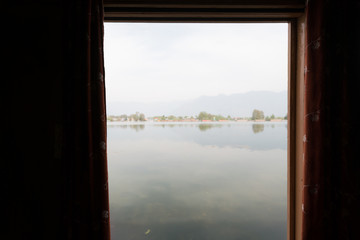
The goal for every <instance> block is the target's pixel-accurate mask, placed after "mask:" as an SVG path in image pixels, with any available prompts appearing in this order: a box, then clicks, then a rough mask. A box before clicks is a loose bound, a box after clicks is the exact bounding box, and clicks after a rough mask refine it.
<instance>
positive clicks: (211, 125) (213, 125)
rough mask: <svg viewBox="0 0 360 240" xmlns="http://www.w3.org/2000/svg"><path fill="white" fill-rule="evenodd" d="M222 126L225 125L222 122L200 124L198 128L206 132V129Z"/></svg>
mask: <svg viewBox="0 0 360 240" xmlns="http://www.w3.org/2000/svg"><path fill="white" fill-rule="evenodd" d="M222 126H223V125H221V124H199V125H198V128H199V129H200V131H202V132H204V131H206V130H209V129H211V128H214V127H217V128H220V127H222Z"/></svg>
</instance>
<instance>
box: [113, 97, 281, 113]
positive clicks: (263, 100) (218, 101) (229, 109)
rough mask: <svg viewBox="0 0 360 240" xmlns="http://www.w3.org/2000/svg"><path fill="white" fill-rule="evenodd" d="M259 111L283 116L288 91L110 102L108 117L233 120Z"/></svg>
mask: <svg viewBox="0 0 360 240" xmlns="http://www.w3.org/2000/svg"><path fill="white" fill-rule="evenodd" d="M254 109H258V110H261V111H263V112H264V114H265V116H271V115H272V114H274V115H275V116H280V117H284V116H285V115H286V113H287V92H286V91H282V92H270V91H253V92H248V93H238V94H232V95H218V96H201V97H199V98H196V99H193V100H188V101H176V102H158V103H136V102H108V103H107V114H108V115H120V114H128V115H129V114H132V113H135V112H141V113H144V114H145V116H159V115H176V116H195V115H198V114H199V112H201V111H206V112H208V113H212V114H221V115H223V116H228V115H230V116H232V117H251V115H252V111H253V110H254Z"/></svg>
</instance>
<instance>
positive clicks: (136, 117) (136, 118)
mask: <svg viewBox="0 0 360 240" xmlns="http://www.w3.org/2000/svg"><path fill="white" fill-rule="evenodd" d="M286 119H287V114H286V115H285V117H284V118H282V117H275V115H274V114H272V115H271V116H266V117H265V115H264V112H263V111H261V110H258V109H254V110H253V112H252V117H251V118H248V117H231V116H230V115H228V116H227V117H224V116H222V115H220V114H211V113H207V112H205V111H202V112H200V113H199V115H197V116H195V117H194V116H174V115H169V116H165V115H162V116H154V117H149V118H146V117H145V114H143V113H140V112H136V113H134V114H130V115H126V114H122V115H119V116H112V115H110V116H108V117H107V120H108V121H118V122H144V121H155V122H221V121H250V120H253V121H257V120H260V121H262V120H265V121H277V120H286Z"/></svg>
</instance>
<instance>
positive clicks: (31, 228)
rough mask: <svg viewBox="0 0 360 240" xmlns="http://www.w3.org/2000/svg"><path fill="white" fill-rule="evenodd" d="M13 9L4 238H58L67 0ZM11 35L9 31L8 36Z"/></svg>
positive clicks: (9, 29) (3, 171)
mask: <svg viewBox="0 0 360 240" xmlns="http://www.w3.org/2000/svg"><path fill="white" fill-rule="evenodd" d="M13 2H14V3H11V4H10V6H8V7H9V8H8V9H7V13H10V18H9V19H8V21H7V26H6V28H5V29H6V30H7V31H6V43H7V44H6V45H5V48H6V49H5V51H6V52H7V53H9V54H8V56H7V57H8V59H6V65H5V66H6V70H5V71H6V72H7V73H8V75H7V77H6V81H5V82H6V84H5V86H6V87H5V88H3V89H2V91H3V92H4V94H5V95H6V101H5V103H6V107H5V111H4V112H3V114H2V117H3V118H4V119H5V122H6V123H5V124H4V125H3V127H2V132H3V133H5V134H2V136H6V144H5V145H3V146H2V147H4V149H5V153H6V155H7V156H6V155H5V156H6V157H5V158H2V161H1V162H2V164H5V167H3V166H2V167H1V175H2V177H5V180H4V181H2V183H1V184H2V185H3V186H2V189H5V193H6V194H5V196H4V195H3V196H2V197H1V198H2V199H4V200H5V213H6V214H5V216H8V217H7V218H6V221H7V223H8V227H7V229H6V231H5V232H3V231H2V233H1V234H5V235H7V234H9V235H8V236H6V237H5V238H1V239H57V237H59V236H58V235H57V233H59V227H60V226H61V222H60V221H61V208H62V205H61V202H60V199H61V198H60V195H61V191H62V189H61V177H60V176H61V175H60V173H61V162H60V159H59V158H58V156H57V153H58V152H59V151H58V150H59V149H58V148H59V147H61V146H60V145H59V144H61V139H59V137H55V136H56V134H55V133H56V132H57V131H60V130H59V129H58V127H57V126H58V123H59V122H61V121H62V120H61V113H62V84H61V83H62V79H63V78H64V77H65V76H64V75H63V67H62V66H63V59H62V45H63V39H62V28H63V27H62V18H63V15H62V11H63V10H62V1H60V0H47V1H27V2H19V1H13ZM4 37H5V36H4ZM56 236H57V237H56Z"/></svg>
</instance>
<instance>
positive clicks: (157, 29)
mask: <svg viewBox="0 0 360 240" xmlns="http://www.w3.org/2000/svg"><path fill="white" fill-rule="evenodd" d="M104 38H105V39H104V45H105V46H104V52H105V82H106V95H107V101H108V102H114V101H121V102H158V101H172V100H188V99H193V98H196V97H199V96H204V95H206V96H216V95H219V94H226V95H229V94H234V93H244V92H249V91H257V90H267V91H276V92H278V91H284V90H287V57H288V25H287V24H286V23H256V24H255V23H253V24H238V23H233V24H221V23H218V24H208V23H206V24H205V23H198V24H193V23H187V24H186V23H182V24H179V23H105V35H104Z"/></svg>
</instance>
